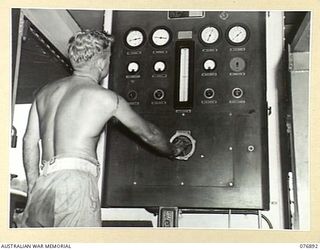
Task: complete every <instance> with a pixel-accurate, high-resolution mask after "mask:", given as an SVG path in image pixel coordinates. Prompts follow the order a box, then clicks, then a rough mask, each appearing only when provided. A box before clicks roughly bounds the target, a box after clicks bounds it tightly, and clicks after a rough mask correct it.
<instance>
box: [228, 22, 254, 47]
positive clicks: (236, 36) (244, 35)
mask: <svg viewBox="0 0 320 250" xmlns="http://www.w3.org/2000/svg"><path fill="white" fill-rule="evenodd" d="M248 36H249V34H248V30H247V29H246V28H245V27H244V26H242V25H234V26H232V27H231V28H230V29H229V31H228V34H227V38H228V41H229V42H230V43H231V44H234V45H240V44H243V43H245V42H246V41H247V40H248Z"/></svg>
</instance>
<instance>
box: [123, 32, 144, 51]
mask: <svg viewBox="0 0 320 250" xmlns="http://www.w3.org/2000/svg"><path fill="white" fill-rule="evenodd" d="M144 40H145V38H144V34H143V33H142V31H141V30H138V29H131V30H129V31H128V32H127V34H126V37H125V41H126V44H127V45H128V47H130V48H137V47H139V46H140V45H142V44H143V42H144Z"/></svg>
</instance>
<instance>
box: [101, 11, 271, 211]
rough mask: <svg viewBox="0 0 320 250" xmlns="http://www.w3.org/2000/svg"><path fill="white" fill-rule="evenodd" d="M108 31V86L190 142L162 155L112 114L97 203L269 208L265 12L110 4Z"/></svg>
mask: <svg viewBox="0 0 320 250" xmlns="http://www.w3.org/2000/svg"><path fill="white" fill-rule="evenodd" d="M128 20H130V22H129V21H128ZM132 23H134V26H131V24H132ZM112 30H113V35H114V37H115V43H114V44H113V47H112V57H111V68H110V77H109V87H110V88H111V89H112V90H114V91H116V92H117V93H119V94H120V95H121V96H123V97H124V98H125V99H126V100H127V101H128V102H129V104H130V105H131V107H132V108H133V109H134V110H135V111H136V112H137V113H139V114H140V115H141V116H142V117H143V118H144V119H146V120H148V121H150V122H152V123H154V124H155V125H156V126H158V127H159V128H160V129H161V130H162V131H163V132H164V133H165V134H166V136H167V137H168V138H170V140H171V141H174V140H175V139H176V138H177V137H179V136H182V137H184V138H187V139H188V140H190V148H188V149H187V150H186V152H184V155H182V156H181V157H179V159H177V160H175V161H170V160H167V159H164V158H163V157H161V156H159V155H157V154H156V153H155V152H154V151H152V149H150V148H148V147H147V146H146V145H144V144H143V143H142V142H141V141H139V140H138V139H137V138H136V137H135V136H134V135H132V134H131V133H130V132H129V131H128V130H127V129H126V128H125V127H124V126H123V125H122V124H120V123H119V122H117V121H116V120H112V121H110V122H109V124H108V130H107V133H108V137H107V148H106V159H107V162H106V171H105V174H104V185H103V190H102V205H103V206H105V207H154V206H174V207H181V208H183V207H185V208H223V209H225V208H228V209H229V208H230V209H236V208H239V209H240V208H241V209H268V206H269V189H268V185H269V184H268V152H267V148H268V146H267V145H268V141H267V102H266V75H265V71H266V62H265V53H266V46H265V13H264V12H214V11H213V12H210V11H209V12H197V13H191V14H190V13H173V12H170V11H169V12H167V11H115V12H114V13H113V27H112Z"/></svg>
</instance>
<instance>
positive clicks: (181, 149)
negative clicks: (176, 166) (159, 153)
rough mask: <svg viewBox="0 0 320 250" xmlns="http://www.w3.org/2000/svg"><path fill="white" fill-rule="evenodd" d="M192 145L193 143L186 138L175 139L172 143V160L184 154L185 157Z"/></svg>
mask: <svg viewBox="0 0 320 250" xmlns="http://www.w3.org/2000/svg"><path fill="white" fill-rule="evenodd" d="M191 144H192V143H191V141H190V140H189V139H188V138H187V137H185V136H179V137H177V138H175V139H174V140H173V142H172V151H173V155H172V156H171V157H170V158H171V159H173V158H175V157H177V156H180V155H182V154H183V155H184V154H185V152H186V150H187V149H188V147H189V146H190V145H191Z"/></svg>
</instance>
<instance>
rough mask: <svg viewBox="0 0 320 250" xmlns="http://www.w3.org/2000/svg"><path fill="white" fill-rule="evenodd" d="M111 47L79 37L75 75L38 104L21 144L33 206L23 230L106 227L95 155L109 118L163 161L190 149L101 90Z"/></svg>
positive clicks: (73, 53) (72, 47)
mask: <svg viewBox="0 0 320 250" xmlns="http://www.w3.org/2000/svg"><path fill="white" fill-rule="evenodd" d="M112 40H113V39H112V37H110V36H108V35H105V34H103V33H101V32H97V31H83V32H79V33H77V34H76V35H75V36H74V37H72V38H71V39H70V41H69V47H68V53H69V58H70V61H71V63H72V66H73V68H74V73H73V75H72V76H70V77H66V78H64V79H61V80H58V81H56V82H54V83H51V84H48V85H46V86H44V87H43V88H42V89H41V90H40V91H39V92H38V93H37V95H36V97H35V100H34V102H33V103H32V106H31V109H30V114H29V120H28V125H27V129H26V132H25V135H24V138H23V162H24V167H25V171H26V176H27V183H28V202H27V206H26V209H25V211H24V213H23V216H22V218H23V219H22V222H23V223H22V224H23V225H22V226H28V227H77V226H81V227H88V226H96V227H97V226H101V211H100V210H101V209H100V201H99V194H98V186H97V180H98V177H99V163H98V161H97V155H96V148H97V143H98V140H99V137H100V134H101V133H102V131H104V128H105V125H106V123H107V121H108V120H109V119H110V118H111V117H116V118H117V119H118V120H119V121H120V122H122V123H123V124H124V125H125V126H127V127H128V128H129V129H130V130H131V131H132V132H133V133H135V134H137V135H138V136H139V137H140V138H141V139H142V140H143V141H144V142H146V143H147V144H149V145H150V146H152V147H153V148H154V149H156V150H157V151H158V152H159V153H161V154H162V155H163V156H165V157H169V158H174V156H177V155H179V154H180V153H181V151H182V150H183V148H184V145H183V142H178V144H175V145H173V144H171V143H169V141H168V139H167V138H165V136H164V135H163V133H162V132H161V131H160V130H159V129H158V128H157V127H156V126H155V125H153V124H151V123H149V122H147V121H145V120H144V119H142V118H141V117H140V116H139V115H138V114H137V113H135V112H134V111H133V110H132V109H131V108H130V106H129V104H128V103H127V102H126V101H125V100H124V99H123V98H122V97H120V96H119V95H117V94H116V93H114V92H112V91H110V90H107V89H104V88H103V87H101V86H100V85H99V82H100V81H101V80H102V79H103V78H105V77H106V76H107V75H108V71H109V62H110V44H111V42H112ZM40 140H41V148H42V165H41V169H42V171H39V163H40V147H39V144H38V143H39V141H40Z"/></svg>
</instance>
